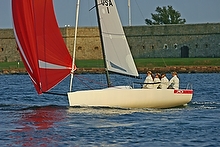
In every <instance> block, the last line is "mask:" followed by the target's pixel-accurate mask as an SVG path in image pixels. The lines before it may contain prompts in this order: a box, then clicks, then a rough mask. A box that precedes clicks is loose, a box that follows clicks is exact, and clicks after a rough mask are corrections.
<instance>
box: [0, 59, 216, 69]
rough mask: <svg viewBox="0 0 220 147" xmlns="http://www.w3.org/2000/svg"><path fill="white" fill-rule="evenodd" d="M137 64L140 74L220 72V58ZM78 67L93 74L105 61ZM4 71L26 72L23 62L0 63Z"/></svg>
mask: <svg viewBox="0 0 220 147" xmlns="http://www.w3.org/2000/svg"><path fill="white" fill-rule="evenodd" d="M135 63H136V66H137V68H138V70H139V71H140V72H145V71H146V70H156V71H160V70H162V71H167V70H177V71H181V70H182V71H185V72H191V71H196V70H199V71H200V70H201V69H198V67H201V68H202V69H203V70H204V71H206V70H207V69H206V68H208V70H209V72H210V71H212V70H213V72H219V71H218V70H219V67H220V58H147V59H135ZM76 65H77V67H78V69H81V71H80V72H87V71H88V72H92V70H96V71H97V72H102V70H103V67H104V63H103V60H76ZM174 67H175V68H174ZM4 70H8V71H10V70H17V71H18V72H20V71H21V72H23V71H25V70H24V65H23V63H22V62H0V72H3V71H4ZM187 70H189V71H187Z"/></svg>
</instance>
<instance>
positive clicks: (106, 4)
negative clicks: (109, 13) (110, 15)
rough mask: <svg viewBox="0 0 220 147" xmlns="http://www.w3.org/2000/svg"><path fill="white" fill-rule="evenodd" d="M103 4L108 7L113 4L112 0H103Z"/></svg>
mask: <svg viewBox="0 0 220 147" xmlns="http://www.w3.org/2000/svg"><path fill="white" fill-rule="evenodd" d="M101 4H102V5H103V6H107V7H109V6H113V4H112V1H111V0H101Z"/></svg>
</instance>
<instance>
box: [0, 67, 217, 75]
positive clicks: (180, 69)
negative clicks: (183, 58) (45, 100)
mask: <svg viewBox="0 0 220 147" xmlns="http://www.w3.org/2000/svg"><path fill="white" fill-rule="evenodd" d="M149 70H150V71H152V72H153V73H170V72H172V71H176V72H178V73H220V66H166V67H153V68H148V67H139V68H138V72H139V73H146V72H147V71H149ZM104 71H105V70H104V68H78V69H77V71H76V74H86V73H91V74H98V73H104ZM0 74H6V75H10V74H27V71H26V69H25V68H11V69H3V70H0Z"/></svg>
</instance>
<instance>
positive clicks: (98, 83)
mask: <svg viewBox="0 0 220 147" xmlns="http://www.w3.org/2000/svg"><path fill="white" fill-rule="evenodd" d="M75 77H77V78H78V79H84V80H87V81H89V82H92V83H95V84H97V85H101V86H108V85H106V84H103V83H100V82H96V81H94V80H91V79H88V78H85V77H82V76H81V77H79V76H78V75H75Z"/></svg>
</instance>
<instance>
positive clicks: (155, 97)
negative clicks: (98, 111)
mask: <svg viewBox="0 0 220 147" xmlns="http://www.w3.org/2000/svg"><path fill="white" fill-rule="evenodd" d="M192 93H193V90H174V89H125V88H123V89H118V88H107V89H102V90H87V91H77V92H70V93H68V99H69V105H70V106H100V107H118V108H171V107H176V106H182V105H185V104H187V103H189V102H190V101H191V99H192Z"/></svg>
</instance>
